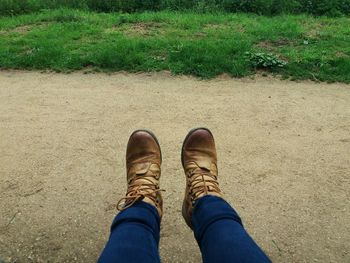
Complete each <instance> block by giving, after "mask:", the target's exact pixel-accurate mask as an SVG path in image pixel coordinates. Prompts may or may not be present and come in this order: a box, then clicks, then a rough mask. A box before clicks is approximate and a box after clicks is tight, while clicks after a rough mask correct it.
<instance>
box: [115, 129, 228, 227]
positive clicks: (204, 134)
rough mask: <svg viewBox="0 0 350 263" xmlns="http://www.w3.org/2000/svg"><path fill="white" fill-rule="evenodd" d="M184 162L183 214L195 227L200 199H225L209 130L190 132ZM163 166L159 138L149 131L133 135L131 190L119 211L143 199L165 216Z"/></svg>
mask: <svg viewBox="0 0 350 263" xmlns="http://www.w3.org/2000/svg"><path fill="white" fill-rule="evenodd" d="M181 161H182V166H183V168H184V171H185V175H186V191H185V198H184V201H183V207H182V214H183V217H184V219H185V221H186V223H187V225H188V226H190V227H191V217H192V210H193V207H194V204H195V202H196V200H197V199H199V198H201V197H203V196H205V195H214V196H218V197H222V194H221V191H220V188H219V184H218V180H217V176H218V169H217V155H216V148H215V142H214V137H213V135H212V133H211V132H210V131H209V130H208V129H206V128H197V129H194V130H192V131H190V132H189V133H188V135H187V136H186V138H185V140H184V143H183V146H182V152H181ZM161 164H162V154H161V149H160V145H159V143H158V140H157V138H156V136H155V135H154V134H153V133H151V132H150V131H147V130H137V131H135V132H133V133H132V134H131V136H130V139H129V142H128V145H127V150H126V167H127V183H128V190H127V193H126V196H125V197H124V198H122V199H121V200H120V201H119V203H118V206H117V207H118V209H119V210H124V209H126V208H128V207H130V206H132V205H133V204H134V203H135V202H137V201H141V200H142V201H144V202H146V203H149V204H151V205H153V206H155V207H156V208H157V210H158V213H159V215H160V217H162V215H163V199H162V195H161V191H162V190H161V189H160V187H159V179H160V175H161Z"/></svg>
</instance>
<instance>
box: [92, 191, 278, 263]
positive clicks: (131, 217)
mask: <svg viewBox="0 0 350 263" xmlns="http://www.w3.org/2000/svg"><path fill="white" fill-rule="evenodd" d="M192 225H193V232H194V236H195V238H196V240H197V243H198V245H199V247H200V250H201V252H202V258H203V262H205V263H214V262H220V263H225V262H230V263H232V262H240V263H241V262H258V263H264V262H271V261H270V260H269V258H268V257H267V256H266V255H265V253H264V252H263V251H262V250H261V249H260V248H259V247H258V246H257V244H256V243H255V242H254V241H253V239H252V238H251V237H250V236H249V235H248V233H247V232H246V231H245V230H244V228H243V225H242V221H241V219H240V217H239V216H238V214H237V212H236V211H235V210H234V209H233V208H232V207H231V206H230V205H229V204H228V203H227V202H226V201H224V200H223V199H221V198H219V197H215V196H209V195H208V196H204V197H202V198H200V199H198V200H197V203H196V204H195V207H194V210H193V215H192ZM159 231H160V218H159V215H158V212H157V210H156V208H155V207H153V206H152V205H150V204H147V203H145V202H137V203H135V204H134V205H133V206H132V207H129V208H127V209H125V210H124V211H122V212H120V213H119V214H118V216H117V217H116V218H115V219H114V221H113V224H112V228H111V235H110V238H109V241H108V243H107V245H106V247H105V249H104V251H103V252H102V254H101V256H100V258H99V260H98V262H99V263H112V262H118V263H124V262H125V263H126V262H127V263H140V262H143V263H150V262H160V257H159V252H158V243H159ZM184 260H185V259H184Z"/></svg>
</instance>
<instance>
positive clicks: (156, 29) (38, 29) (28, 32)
mask: <svg viewBox="0 0 350 263" xmlns="http://www.w3.org/2000/svg"><path fill="white" fill-rule="evenodd" d="M349 24H350V18H348V17H339V18H327V17H319V18H314V17H310V16H306V15H298V16H292V15H283V16H275V17H264V16H257V15H248V14H227V13H219V14H196V13H184V12H170V11H162V12H152V13H134V14H120V13H108V14H105V13H95V12H88V11H77V10H71V9H59V10H52V11H49V10H46V11H41V12H39V13H35V14H28V15H21V16H14V17H2V18H0V68H2V69H39V70H42V69H45V70H46V69H49V70H54V71H64V72H67V71H72V70H80V69H84V68H89V69H96V70H103V71H121V70H126V71H130V72H139V71H160V70H170V71H171V72H172V73H174V74H190V75H195V76H198V77H201V78H211V77H215V76H217V75H219V74H222V73H228V74H230V75H231V76H234V77H242V76H247V75H250V74H254V73H255V72H256V71H257V70H264V71H267V72H270V73H272V74H278V75H282V76H283V77H291V78H293V79H312V80H320V81H329V82H333V81H340V82H346V83H349V82H350V45H349V43H350V27H348V25H349ZM247 54H249V55H248V56H247Z"/></svg>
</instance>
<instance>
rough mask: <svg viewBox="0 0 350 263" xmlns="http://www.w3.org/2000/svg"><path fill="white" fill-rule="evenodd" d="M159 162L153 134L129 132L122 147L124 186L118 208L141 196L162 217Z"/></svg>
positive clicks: (126, 205) (159, 158) (120, 208)
mask: <svg viewBox="0 0 350 263" xmlns="http://www.w3.org/2000/svg"><path fill="white" fill-rule="evenodd" d="M161 163H162V156H161V151H160V146H159V143H158V140H157V138H156V137H155V135H154V134H153V133H151V132H149V131H146V130H137V131H135V132H133V133H132V134H131V136H130V138H129V142H128V146H127V150H126V168H127V180H128V182H127V183H128V190H127V193H126V196H125V197H123V198H122V199H121V200H120V201H119V202H118V205H117V208H118V210H120V211H121V210H124V209H126V208H128V207H130V206H132V205H133V204H134V203H135V202H136V201H141V200H142V201H144V202H146V203H149V204H151V205H153V206H155V207H156V208H157V210H158V213H159V215H160V217H162V214H163V199H162V196H161V193H160V192H161V191H162V190H160V189H159V178H160V174H161V170H160V166H161Z"/></svg>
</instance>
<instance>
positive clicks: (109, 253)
mask: <svg viewBox="0 0 350 263" xmlns="http://www.w3.org/2000/svg"><path fill="white" fill-rule="evenodd" d="M159 229H160V217H159V215H158V212H157V209H156V208H155V207H154V206H152V205H150V204H148V203H145V202H137V203H135V204H134V205H132V206H131V207H129V208H127V209H125V210H124V211H122V212H120V213H119V214H118V215H117V217H116V218H115V219H114V221H113V224H112V227H111V235H110V237H109V241H108V243H107V245H106V247H105V249H104V250H103V252H102V254H101V256H100V259H99V260H98V263H110V262H118V263H123V262H128V263H134V262H135V263H140V262H145V263H150V262H160V258H159V252H158V243H159Z"/></svg>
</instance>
